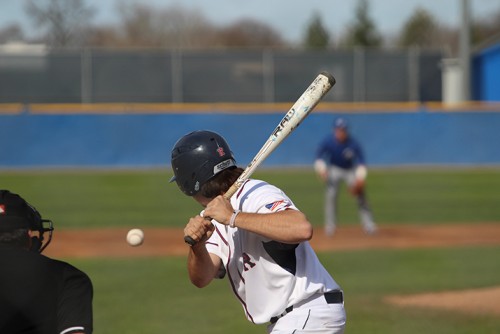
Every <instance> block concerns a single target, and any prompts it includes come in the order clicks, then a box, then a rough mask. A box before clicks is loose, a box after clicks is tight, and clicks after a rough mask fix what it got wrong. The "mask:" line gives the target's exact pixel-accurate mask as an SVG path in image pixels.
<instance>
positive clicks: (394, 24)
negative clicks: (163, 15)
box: [0, 0, 500, 42]
mask: <svg viewBox="0 0 500 334" xmlns="http://www.w3.org/2000/svg"><path fill="white" fill-rule="evenodd" d="M117 1H118V0H86V3H87V4H88V5H91V6H92V7H94V8H95V9H96V16H95V18H94V23H105V22H115V21H116V15H114V13H115V8H116V3H117ZM125 1H131V0H125ZM469 1H470V7H471V10H472V15H473V17H474V18H483V17H486V16H487V15H488V14H491V13H495V12H498V11H500V0H469ZM147 2H148V3H149V4H150V5H151V6H154V7H158V8H165V7H168V6H171V5H174V4H177V5H181V6H182V7H184V8H186V9H199V10H200V12H201V13H202V14H203V15H204V16H206V17H207V18H208V19H209V20H210V21H211V22H212V23H214V24H216V25H219V26H224V25H227V24H229V23H232V22H234V21H237V20H239V19H242V18H253V19H257V20H259V21H262V22H265V23H267V24H269V25H270V26H272V27H273V28H274V29H276V30H277V31H278V32H279V33H280V34H281V35H282V36H283V37H284V38H285V39H287V40H288V41H290V42H299V41H300V40H301V39H302V37H303V35H302V34H303V33H304V31H305V29H306V27H307V25H308V23H309V21H310V19H311V17H312V15H313V14H314V13H319V14H320V15H321V19H322V21H323V23H324V25H325V26H326V28H327V29H328V31H329V33H330V34H332V36H334V37H335V36H336V35H339V34H340V33H342V31H343V30H344V29H345V28H346V25H347V24H348V23H349V22H352V20H353V17H354V9H355V7H356V5H357V3H358V1H357V0H302V1H297V0H295V1H294V0H182V1H181V0H148V1H147ZM24 3H25V2H24V1H23V0H0V28H1V27H4V26H6V25H8V24H11V23H15V22H18V23H20V24H21V25H22V27H23V29H25V33H27V34H28V35H29V36H32V34H33V33H34V32H33V31H34V29H33V27H32V26H31V24H30V22H29V20H28V18H27V16H26V14H25V12H24ZM369 5H370V15H371V18H372V19H373V20H374V21H375V24H376V26H377V28H378V29H379V31H380V32H382V33H384V34H395V33H397V31H398V30H399V29H400V28H401V27H402V25H403V24H404V22H405V21H406V20H408V18H409V17H410V16H411V15H412V13H413V11H414V10H415V9H416V8H418V7H421V8H424V9H426V10H428V11H429V12H430V13H432V14H433V15H434V17H435V18H436V19H437V20H438V21H439V22H440V23H443V24H446V25H450V26H457V25H458V24H459V22H460V8H461V0H369Z"/></svg>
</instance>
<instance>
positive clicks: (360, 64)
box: [352, 47, 366, 102]
mask: <svg viewBox="0 0 500 334" xmlns="http://www.w3.org/2000/svg"><path fill="white" fill-rule="evenodd" d="M353 58H354V61H353V70H352V71H353V94H352V96H353V100H354V102H365V99H366V87H365V84H366V83H365V76H366V69H365V50H364V49H363V48H360V47H356V48H355V49H354V51H353Z"/></svg>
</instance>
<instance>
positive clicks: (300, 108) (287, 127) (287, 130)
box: [184, 72, 335, 245]
mask: <svg viewBox="0 0 500 334" xmlns="http://www.w3.org/2000/svg"><path fill="white" fill-rule="evenodd" d="M334 85H335V78H334V77H333V76H332V75H331V74H330V73H327V72H321V73H320V74H318V76H317V77H316V79H314V81H313V82H312V83H311V84H310V85H309V87H307V89H306V90H305V91H304V92H303V93H302V95H301V96H300V97H299V98H298V99H297V101H296V102H295V103H294V104H293V106H292V107H291V108H290V109H289V110H288V112H287V113H286V114H285V116H284V117H283V119H282V120H281V121H280V122H279V123H278V126H277V127H276V128H275V129H274V131H273V132H272V133H271V135H270V136H269V138H268V139H267V140H266V142H265V143H264V145H263V146H262V148H261V149H260V150H259V152H258V153H257V154H256V155H255V157H254V158H253V159H252V161H251V162H250V163H249V164H248V165H247V167H246V168H245V170H244V171H243V173H241V175H240V176H239V177H238V179H237V180H236V181H235V182H234V183H233V185H232V186H231V187H230V188H229V189H228V191H227V192H226V193H225V194H224V197H225V198H226V199H228V200H229V199H230V198H231V197H232V196H233V195H234V193H235V192H236V191H237V190H238V189H239V188H240V187H241V186H242V185H243V183H245V181H246V180H248V179H249V178H250V176H251V175H252V173H253V172H254V171H255V169H256V168H257V167H258V166H259V165H260V164H262V162H263V161H264V160H265V159H266V158H267V157H268V156H269V155H270V154H271V153H272V152H273V151H274V150H275V149H276V148H277V147H278V146H279V145H280V144H281V143H282V142H283V140H285V138H286V137H288V135H290V134H291V133H292V132H293V131H294V130H295V129H296V128H297V126H299V125H300V123H301V122H302V121H303V120H304V119H305V118H306V117H307V116H308V115H309V114H310V113H311V111H313V109H314V107H316V105H317V104H318V103H319V101H321V99H322V98H323V96H325V95H326V93H328V92H329V91H330V89H331V88H332V87H333V86H334ZM184 241H185V242H186V243H188V244H190V245H194V244H195V243H196V242H195V241H194V240H193V239H192V238H191V237H190V236H185V237H184Z"/></svg>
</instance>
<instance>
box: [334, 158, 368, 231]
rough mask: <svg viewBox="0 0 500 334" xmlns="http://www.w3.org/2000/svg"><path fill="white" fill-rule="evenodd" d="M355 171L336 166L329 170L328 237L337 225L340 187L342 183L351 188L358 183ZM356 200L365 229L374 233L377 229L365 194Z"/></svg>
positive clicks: (358, 196) (360, 194)
mask: <svg viewBox="0 0 500 334" xmlns="http://www.w3.org/2000/svg"><path fill="white" fill-rule="evenodd" d="M354 171H355V169H354V168H352V169H342V168H339V167H336V166H330V167H329V169H328V181H327V186H326V192H325V231H326V234H327V235H331V234H333V231H334V230H335V227H336V225H337V211H338V210H337V205H338V203H337V201H338V194H339V191H340V186H341V184H342V182H345V183H346V184H347V185H348V186H349V187H352V186H353V185H354V183H355V182H356V176H355V172H354ZM356 199H357V202H358V210H359V216H360V219H361V224H362V225H363V228H364V229H365V231H366V232H368V233H371V232H374V231H375V228H376V227H375V223H374V221H373V217H372V212H371V210H370V207H369V205H368V200H367V199H366V195H365V192H364V191H362V192H360V193H359V194H358V195H357V196H356Z"/></svg>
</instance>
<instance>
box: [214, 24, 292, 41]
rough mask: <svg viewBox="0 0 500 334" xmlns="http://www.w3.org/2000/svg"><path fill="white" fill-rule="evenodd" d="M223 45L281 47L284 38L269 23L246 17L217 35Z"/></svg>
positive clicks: (217, 39)
mask: <svg viewBox="0 0 500 334" xmlns="http://www.w3.org/2000/svg"><path fill="white" fill-rule="evenodd" d="M216 42H217V43H219V44H220V45H221V46H229V47H280V46H282V45H283V44H284V43H283V39H282V38H281V36H280V35H279V34H278V33H277V32H276V31H275V30H274V29H273V28H272V27H270V26H269V25H267V24H264V23H262V22H259V21H255V20H251V19H244V20H240V21H238V22H236V23H234V24H232V25H230V26H228V27H225V28H222V29H221V30H220V31H219V32H218V34H217V37H216Z"/></svg>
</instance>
